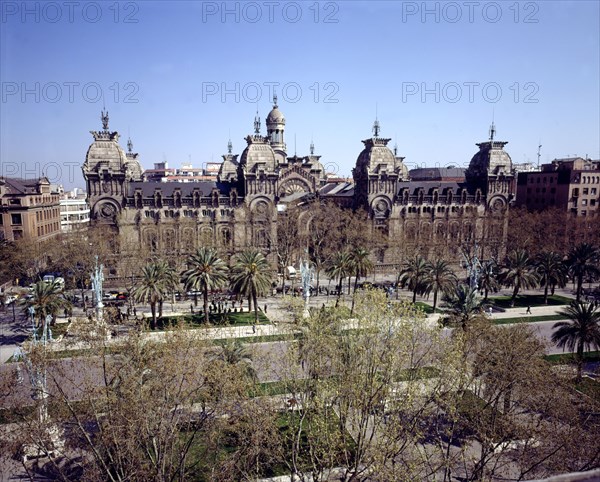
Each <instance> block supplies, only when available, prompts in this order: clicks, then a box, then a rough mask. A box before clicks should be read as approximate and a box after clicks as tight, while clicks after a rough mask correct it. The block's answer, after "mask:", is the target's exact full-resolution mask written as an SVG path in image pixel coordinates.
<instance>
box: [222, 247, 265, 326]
mask: <svg viewBox="0 0 600 482" xmlns="http://www.w3.org/2000/svg"><path fill="white" fill-rule="evenodd" d="M230 282H231V286H232V288H233V290H234V291H235V292H237V293H239V294H241V295H243V296H246V297H248V299H250V300H252V302H253V303H254V322H255V323H258V301H257V299H258V297H259V296H264V295H266V294H267V293H268V292H269V290H270V288H271V266H270V265H269V262H268V261H267V258H265V257H264V255H263V254H262V253H261V252H260V251H258V250H257V249H256V248H247V249H245V250H244V251H242V252H241V253H239V254H237V255H236V257H235V258H234V264H233V266H232V268H231V280H230Z"/></svg>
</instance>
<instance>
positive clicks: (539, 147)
mask: <svg viewBox="0 0 600 482" xmlns="http://www.w3.org/2000/svg"><path fill="white" fill-rule="evenodd" d="M541 142H542V141H538V143H539V145H538V153H537V158H538V164H537V168H538V171H539V170H540V156H541V155H542V144H541Z"/></svg>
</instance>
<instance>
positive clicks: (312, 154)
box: [310, 137, 315, 156]
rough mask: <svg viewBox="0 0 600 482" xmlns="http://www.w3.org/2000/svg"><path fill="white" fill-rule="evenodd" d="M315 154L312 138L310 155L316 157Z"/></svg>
mask: <svg viewBox="0 0 600 482" xmlns="http://www.w3.org/2000/svg"><path fill="white" fill-rule="evenodd" d="M314 154H315V144H314V143H313V140H312V137H311V138H310V155H311V156H314Z"/></svg>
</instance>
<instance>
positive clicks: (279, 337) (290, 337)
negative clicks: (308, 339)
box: [212, 333, 304, 346]
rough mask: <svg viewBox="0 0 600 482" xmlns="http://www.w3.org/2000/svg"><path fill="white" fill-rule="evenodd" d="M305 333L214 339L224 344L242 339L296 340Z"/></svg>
mask: <svg viewBox="0 0 600 482" xmlns="http://www.w3.org/2000/svg"><path fill="white" fill-rule="evenodd" d="M303 336H304V335H303V334H302V333H290V334H282V335H260V336H244V337H236V338H218V339H215V340H212V342H213V343H214V344H215V345H219V346H223V345H224V344H225V343H228V342H230V341H231V340H236V341H240V342H242V343H270V342H277V341H294V340H298V339H300V338H302V337H303Z"/></svg>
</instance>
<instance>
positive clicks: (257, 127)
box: [254, 106, 260, 135]
mask: <svg viewBox="0 0 600 482" xmlns="http://www.w3.org/2000/svg"><path fill="white" fill-rule="evenodd" d="M254 133H255V134H256V135H258V134H260V117H259V116H258V106H257V107H256V115H255V116H254Z"/></svg>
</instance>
